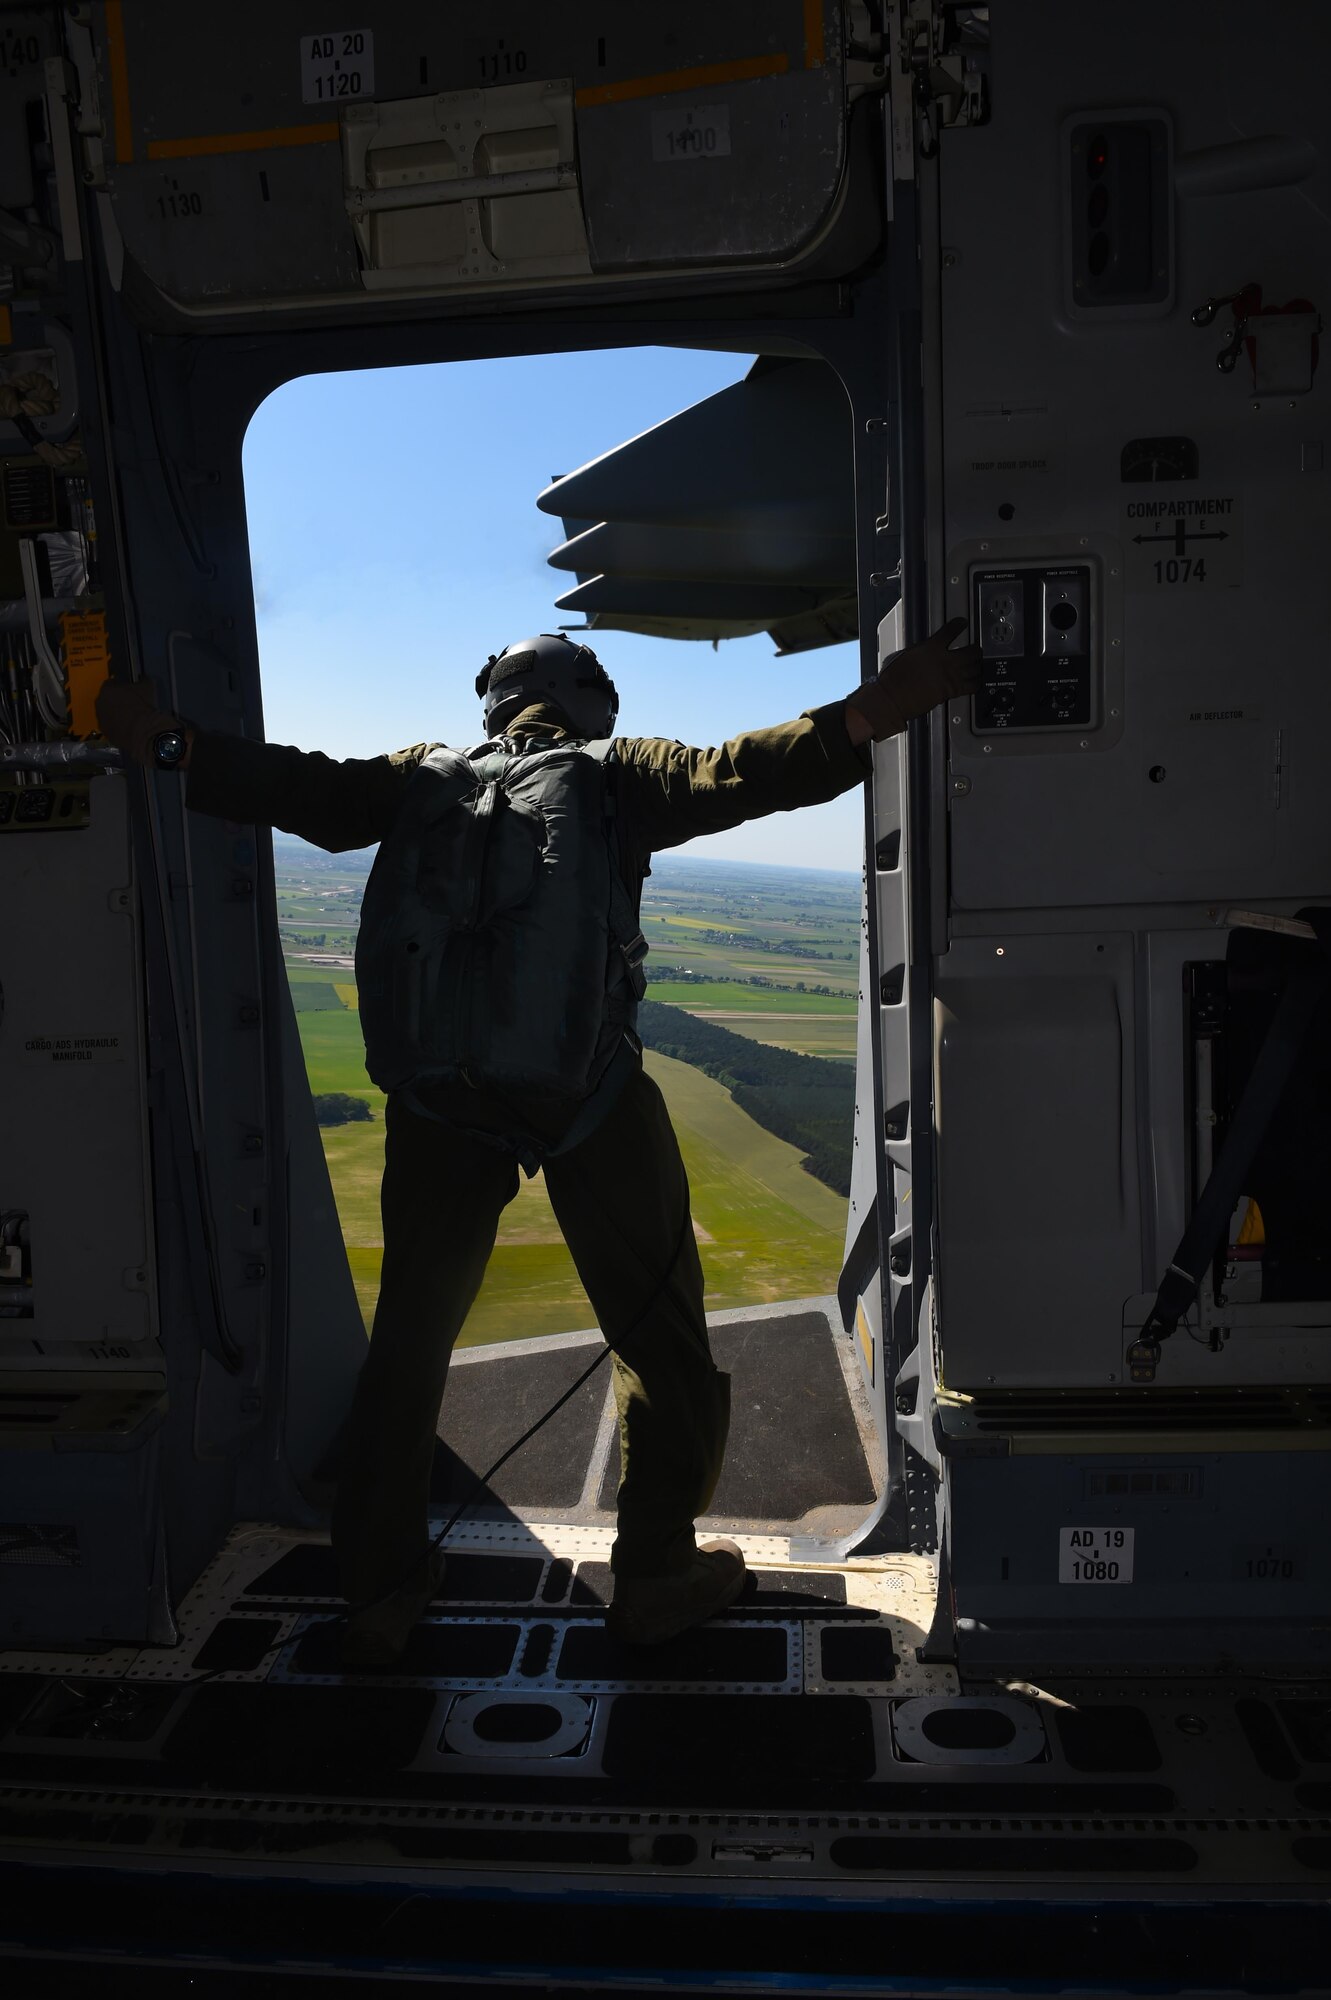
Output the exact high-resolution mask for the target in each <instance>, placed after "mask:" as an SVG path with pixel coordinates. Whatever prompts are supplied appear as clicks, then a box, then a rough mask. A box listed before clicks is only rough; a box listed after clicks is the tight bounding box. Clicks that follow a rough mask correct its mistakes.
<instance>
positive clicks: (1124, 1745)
mask: <svg viewBox="0 0 1331 2000" xmlns="http://www.w3.org/2000/svg"><path fill="white" fill-rule="evenodd" d="M1054 1722H1055V1727H1056V1728H1057V1730H1058V1736H1059V1742H1060V1743H1061V1745H1062V1748H1063V1755H1064V1756H1065V1757H1066V1758H1067V1760H1068V1763H1069V1764H1071V1766H1072V1768H1073V1770H1074V1771H1158V1770H1159V1769H1160V1750H1159V1746H1158V1745H1157V1743H1156V1740H1155V1736H1154V1734H1153V1733H1152V1730H1151V1725H1150V1723H1149V1722H1148V1720H1147V1718H1146V1717H1145V1716H1144V1715H1143V1714H1142V1712H1141V1710H1140V1709H1139V1708H1093V1709H1076V1708H1059V1709H1055V1711H1054Z"/></svg>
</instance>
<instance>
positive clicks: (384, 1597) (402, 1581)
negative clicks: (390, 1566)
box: [331, 1197, 689, 1624]
mask: <svg viewBox="0 0 1331 2000" xmlns="http://www.w3.org/2000/svg"><path fill="white" fill-rule="evenodd" d="M688 1227H689V1204H688V1200H687V1197H686V1199H685V1202H684V1220H683V1222H682V1223H681V1224H680V1229H679V1235H678V1236H677V1237H676V1239H675V1247H674V1249H673V1251H672V1252H671V1255H670V1262H669V1263H668V1264H667V1265H666V1268H665V1271H664V1273H663V1274H662V1276H661V1277H660V1278H658V1280H657V1282H656V1285H655V1286H654V1288H653V1290H652V1292H651V1293H650V1295H649V1297H648V1299H647V1302H646V1304H645V1305H644V1306H643V1307H642V1308H641V1309H640V1310H639V1312H638V1314H637V1316H636V1317H635V1318H634V1319H632V1320H631V1321H630V1322H629V1324H628V1325H627V1326H626V1327H625V1328H624V1330H623V1332H622V1333H621V1334H620V1335H619V1338H620V1340H621V1341H625V1340H627V1339H628V1338H629V1336H630V1335H631V1334H634V1333H636V1332H637V1330H638V1328H639V1327H640V1326H641V1325H642V1323H643V1321H644V1320H645V1319H646V1317H647V1315H648V1313H649V1312H650V1311H651V1310H652V1307H653V1306H654V1305H655V1304H656V1302H657V1300H658V1299H659V1298H660V1296H661V1294H662V1292H664V1290H665V1288H666V1286H667V1285H668V1284H669V1283H670V1280H671V1279H672V1278H673V1277H674V1275H675V1266H676V1265H677V1264H678V1262H679V1258H680V1252H681V1251H682V1250H683V1248H684V1238H685V1236H686V1235H687V1233H688ZM615 1352H616V1348H615V1344H614V1342H613V1341H612V1340H611V1339H610V1336H609V1334H607V1335H606V1336H605V1346H604V1347H603V1348H602V1349H601V1352H600V1353H599V1354H598V1355H597V1357H596V1359H595V1361H593V1363H592V1365H591V1367H590V1368H584V1369H583V1371H582V1373H581V1375H579V1377H578V1379H577V1381H576V1382H574V1383H573V1384H572V1386H571V1387H570V1388H567V1389H565V1391H564V1393H563V1395H562V1396H561V1397H560V1398H559V1400H558V1402H555V1403H552V1404H551V1405H550V1407H549V1409H548V1410H547V1411H546V1413H545V1415H544V1416H543V1417H538V1418H537V1419H536V1422H535V1423H534V1424H533V1425H532V1426H531V1428H530V1429H529V1430H525V1431H524V1432H523V1433H522V1436H521V1437H520V1438H519V1439H518V1440H517V1442H516V1444H511V1445H510V1446H509V1447H508V1450H507V1451H506V1452H504V1453H503V1455H502V1456H501V1457H499V1458H497V1459H496V1460H495V1462H494V1464H493V1465H492V1466H491V1467H490V1469H489V1471H488V1472H482V1473H481V1474H480V1475H479V1477H478V1478H476V1479H475V1480H474V1481H473V1482H472V1485H471V1488H470V1491H469V1492H468V1493H467V1495H466V1498H465V1499H464V1500H463V1501H462V1503H461V1505H460V1506H459V1507H458V1508H457V1510H456V1511H455V1512H454V1513H453V1515H452V1516H451V1517H450V1518H449V1519H448V1520H447V1521H446V1522H445V1523H444V1525H443V1527H442V1528H441V1529H440V1530H439V1533H438V1534H437V1535H436V1536H435V1537H434V1540H433V1541H432V1542H431V1543H430V1546H429V1548H428V1549H427V1550H426V1551H425V1554H424V1555H423V1556H420V1557H418V1558H417V1560H416V1561H415V1562H414V1563H413V1564H412V1565H411V1568H410V1569H409V1570H407V1571H406V1572H405V1573H404V1574H403V1575H402V1576H400V1577H399V1578H398V1580H397V1582H396V1583H394V1584H392V1585H390V1587H389V1588H388V1589H387V1590H384V1591H381V1592H380V1593H379V1595H378V1597H369V1598H367V1599H366V1600H365V1602H364V1603H363V1604H353V1605H351V1606H349V1608H348V1609H347V1610H346V1611H339V1612H338V1614H337V1616H336V1618H334V1619H333V1620H332V1621H331V1622H332V1623H333V1624H342V1623H345V1622H346V1620H347V1619H349V1618H352V1617H356V1616H359V1614H360V1613H361V1612H363V1611H373V1610H375V1609H376V1608H377V1607H378V1606H379V1605H380V1604H386V1603H387V1602H388V1600H389V1598H390V1597H396V1596H397V1593H398V1592H399V1590H405V1588H406V1586H407V1585H408V1584H409V1583H410V1582H411V1580H412V1578H413V1577H414V1576H415V1575H416V1573H417V1571H418V1570H420V1569H421V1568H422V1567H423V1566H424V1564H425V1563H427V1562H428V1561H429V1560H430V1557H431V1556H432V1555H433V1554H434V1552H435V1550H436V1549H437V1548H440V1547H441V1546H442V1545H443V1543H444V1542H446V1541H447V1540H448V1537H449V1536H450V1535H451V1534H452V1532H453V1530H454V1528H456V1526H457V1524H458V1522H459V1521H460V1520H461V1519H462V1516H463V1515H464V1514H465V1513H466V1511H467V1509H468V1507H470V1506H471V1505H472V1503H473V1501H474V1500H475V1499H476V1496H477V1495H478V1494H479V1493H480V1492H482V1491H483V1490H484V1488H485V1487H487V1486H488V1485H489V1484H490V1481H491V1480H492V1479H493V1478H494V1476H495V1474H496V1473H497V1472H498V1471H499V1470H500V1468H501V1467H502V1466H505V1465H507V1464H508V1461H509V1460H510V1458H512V1457H513V1455H514V1453H515V1452H519V1451H521V1450H522V1447H523V1445H524V1444H526V1443H528V1441H529V1440H530V1439H531V1438H534V1437H535V1435H536V1433H537V1431H539V1430H543V1429H544V1427H545V1425H546V1424H548V1423H549V1421H550V1419H551V1417H554V1416H557V1415H558V1414H559V1412H560V1410H562V1409H563V1407H564V1405H565V1403H567V1402H568V1400H569V1398H570V1397H571V1396H576V1395H577V1393H578V1390H579V1389H580V1388H581V1387H582V1385H583V1383H584V1382H589V1381H590V1380H591V1378H592V1376H593V1375H594V1374H595V1373H596V1371H597V1369H598V1368H599V1367H600V1366H601V1363H602V1362H603V1361H608V1360H609V1358H610V1356H611V1355H612V1354H614V1353H615Z"/></svg>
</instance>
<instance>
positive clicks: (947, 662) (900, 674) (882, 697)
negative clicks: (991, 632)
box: [846, 618, 980, 743]
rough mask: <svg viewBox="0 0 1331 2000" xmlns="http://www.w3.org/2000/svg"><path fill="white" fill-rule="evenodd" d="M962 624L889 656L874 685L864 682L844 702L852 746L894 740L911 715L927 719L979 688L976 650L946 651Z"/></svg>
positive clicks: (958, 620)
mask: <svg viewBox="0 0 1331 2000" xmlns="http://www.w3.org/2000/svg"><path fill="white" fill-rule="evenodd" d="M966 625H967V620H966V619H964V618H949V619H948V621H947V623H946V625H944V626H943V627H942V628H941V629H940V630H939V631H937V632H934V633H933V634H932V635H931V636H930V637H929V638H927V639H921V640H920V642H919V644H918V645H915V646H907V647H906V649H905V651H904V652H901V653H894V654H893V655H892V658H891V659H890V660H888V661H887V662H886V663H885V665H884V666H883V669H882V672H881V673H880V674H879V676H878V678H877V680H873V681H866V682H865V684H864V686H863V687H859V688H856V690H855V692H854V694H852V695H850V696H848V697H847V700H846V729H847V731H848V733H849V736H850V740H851V742H852V743H867V742H868V740H869V738H870V737H872V738H873V740H874V742H875V743H881V742H882V740H883V738H884V737H885V736H896V735H899V734H900V732H901V731H902V730H903V729H904V728H905V727H906V724H907V723H908V722H909V721H910V719H911V717H912V716H916V715H927V714H928V713H929V710H930V709H931V708H936V707H937V706H938V704H939V702H940V701H950V700H951V699H952V697H953V696H954V695H971V694H974V692H975V690H976V689H977V688H978V687H979V685H980V649H979V647H978V646H975V645H970V646H961V647H959V648H958V649H957V651H956V652H955V653H953V652H949V650H948V648H949V647H950V646H951V644H952V641H953V640H954V639H955V638H956V637H957V636H958V634H959V633H962V632H964V631H965V629H966Z"/></svg>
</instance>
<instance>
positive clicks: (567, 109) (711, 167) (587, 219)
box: [95, 0, 845, 310]
mask: <svg viewBox="0 0 1331 2000" xmlns="http://www.w3.org/2000/svg"><path fill="white" fill-rule="evenodd" d="M95 18H96V23H97V26H96V39H97V47H98V61H99V75H100V89H101V95H102V100H103V105H104V108H105V116H106V121H107V133H108V143H107V146H106V160H107V179H108V186H109V189H110V195H111V206H112V210H113V212H114V216H115V219H116V223H117V225H118V227H119V229H120V232H121V234H122V236H123V239H124V243H125V246H126V248H127V250H128V251H129V253H130V255H131V256H132V257H133V258H134V259H135V260H136V261H137V262H138V263H139V264H140V265H141V266H142V268H143V270H144V272H145V273H146V275H147V276H148V278H149V279H150V280H151V281H152V283H153V284H155V285H157V286H158V287H159V288H160V289H161V290H162V291H163V292H164V293H165V295H166V296H167V297H168V298H169V299H172V300H174V301H177V302H179V303H181V304H184V305H186V306H192V307H196V308H199V307H214V308H216V309H219V310H225V309H227V308H228V307H230V308H233V309H234V308H235V307H237V306H240V307H244V306H245V305H246V304H254V303H258V302H267V303H269V304H276V303H278V302H281V301H295V300H311V299H318V298H320V297H323V298H332V297H342V298H354V297H360V296H363V293H364V290H365V289H373V290H376V291H381V290H397V291H399V292H403V291H405V292H411V291H431V290H438V289H441V288H443V289H450V288H456V287H459V286H476V285H480V286H481V287H482V288H486V287H488V288H500V289H502V288H503V287H505V286H509V287H512V286H514V285H521V284H522V283H523V282H530V281H532V280H539V279H545V280H549V279H551V278H554V277H564V278H570V277H571V278H576V277H579V276H581V277H584V278H585V277H586V276H587V275H588V272H589V267H588V264H587V261H586V260H587V255H588V250H589V249H590V259H591V262H590V272H591V273H592V274H594V273H596V272H606V273H613V272H622V271H627V270H638V269H658V270H659V269H662V268H670V267H672V266H675V267H679V266H687V265H690V264H694V263H699V262H701V263H707V264H720V265H726V264H732V263H744V262H753V261H755V260H758V261H763V260H772V261H777V262H780V261H783V260H785V259H788V258H791V257H794V256H797V255H798V253H799V251H800V250H801V248H802V247H803V246H804V245H805V244H806V243H807V242H809V241H810V240H811V239H812V238H814V237H815V236H816V235H817V234H818V232H819V230H820V228H821V226H822V224H823V222H824V221H825V220H826V219H827V218H828V217H829V216H830V214H831V213H832V212H833V210H834V207H835V202H836V198H837V195H838V191H839V188H840V184H841V178H842V170H843V162H844V140H845V107H844V91H843V79H842V64H841V10H840V8H839V7H838V6H836V5H834V4H832V0H824V4H823V5H822V6H821V8H814V9H812V10H811V9H810V8H809V7H808V6H807V5H805V4H804V0H775V4H772V0H768V3H767V4H761V0H737V4H734V5H731V6H729V7H726V8H724V9H717V8H715V7H712V6H705V5H702V4H700V3H699V0H691V4H690V0H685V3H684V4H677V5H674V6H672V7H671V8H670V9H668V10H666V11H665V12H664V13H662V12H654V11H651V10H640V11H637V12H633V11H630V10H625V9H622V8H621V9H606V8H603V7H601V6H593V5H591V4H590V0H584V3H583V4H581V5H574V6H569V7H565V8H562V9H560V10H558V11H557V12H556V11H555V10H552V9H550V8H549V7H538V6H536V5H522V4H508V5H505V6H502V7H497V8H493V9H489V10H487V11H486V13H485V17H484V19H483V20H482V19H481V18H480V17H479V16H477V17H474V18H473V19H472V20H469V21H467V22H464V23H459V21H458V18H457V16H456V15H455V14H453V13H450V12H448V11H447V10H439V9H435V8H427V7H425V6H422V5H421V4H419V0H383V4H382V5H380V6H377V7H375V8H374V9H366V10H364V12H363V14H362V17H361V25H360V26H359V27H352V28H350V29H339V30H338V31H337V32H336V33H333V34H311V33H310V32H309V29H310V21H309V16H308V11H307V10H305V9H303V8H301V7H298V6H296V5H295V4H294V0H264V4H260V0H236V4H235V5H234V6H232V7H230V8H228V9H227V12H226V17H225V27H224V30H222V29H219V31H218V32H216V33H215V34H213V33H209V32H208V31H206V30H205V29H203V27H202V25H201V22H200V19H199V17H198V16H197V15H196V14H195V12H194V11H193V10H191V9H188V8H181V7H179V6H176V5H174V4H169V0H156V4H151V5H146V6H142V7H136V8H133V9H128V8H127V9H124V10H122V9H119V8H117V9H115V10H111V9H108V8H106V7H98V8H97V9H96V10H95ZM182 78H184V79H187V80H188V88H185V89H182V87H181V85H182ZM543 91H548V92H552V93H556V94H557V95H558V96H559V98H560V103H561V105H562V110H558V108H557V107H556V106H555V99H554V98H553V97H552V98H551V99H550V100H549V102H550V105H551V108H552V117H553V118H554V122H556V123H557V122H558V117H560V116H563V115H564V113H567V114H568V115H569V116H571V117H573V118H574V119H575V121H576V149H574V148H573V147H561V149H560V152H559V159H558V161H555V159H554V156H553V155H552V156H551V158H550V160H549V161H548V162H547V161H546V159H545V154H544V152H543V151H542V148H541V146H540V145H538V144H536V142H538V141H542V140H543V139H544V138H545V137H546V136H547V135H546V134H545V133H544V129H543V121H542V116H541V112H542V105H541V93H542V92H543ZM459 93H468V94H469V95H467V96H465V97H462V96H459V95H458V94H459ZM506 93H507V96H508V97H509V98H512V97H514V96H522V99H523V110H522V117H521V119H519V120H517V121H516V124H517V125H520V126H521V127H522V128H523V129H522V130H520V131H519V130H517V129H516V126H515V121H514V120H513V119H512V118H509V117H506V116H505V103H506ZM528 100H530V103H528ZM418 107H419V109H418ZM376 109H377V112H378V113H379V115H380V122H382V121H383V120H385V119H386V120H388V121H389V123H388V124H384V126H383V131H382V133H381V134H380V135H379V137H378V138H377V139H376V140H374V141H373V143H377V144H380V145H382V147H384V148H386V149H387V150H386V151H384V152H382V153H381V154H380V155H378V156H376V155H375V154H373V153H371V154H370V155H369V156H368V157H369V161H370V163H371V170H369V171H368V174H367V185H366V186H365V187H362V186H361V182H360V180H359V179H357V178H356V177H355V173H354V172H353V163H354V161H355V160H356V159H357V158H358V157H359V156H358V155H357V152H356V147H355V145H354V143H353V137H354V133H355V130H356V129H357V128H356V121H357V119H358V118H360V117H361V116H362V115H363V114H365V113H371V114H373V112H374V111H375V110H376ZM556 113H557V115H556ZM491 116H493V118H494V119H497V120H498V123H499V127H500V128H501V129H502V133H503V143H502V144H498V145H496V144H491V143H490V141H488V140H486V139H485V138H484V137H483V128H485V127H486V121H487V120H488V119H490V118H491ZM394 117H397V118H398V119H399V120H400V121H401V120H405V121H406V123H408V124H410V125H411V128H412V129H411V132H410V133H409V134H407V135H406V138H407V140H409V142H410V143H407V142H406V140H403V141H398V140H395V139H394V138H393V135H392V132H391V131H390V129H389V126H390V124H391V122H392V120H393V118H394ZM422 118H423V119H424V120H425V123H426V125H429V126H430V129H429V131H428V132H426V131H425V129H424V127H422V129H421V130H417V129H416V128H417V126H418V125H420V123H421V119H422ZM349 121H350V122H349ZM431 121H433V123H431ZM436 125H437V130H436V129H435V126H436ZM523 140H525V141H527V142H529V143H528V149H527V150H528V152H530V153H531V157H530V158H528V157H527V156H526V154H522V157H519V153H520V152H521V147H520V146H519V143H518V142H519V141H523ZM532 146H535V151H532ZM515 148H516V149H517V150H515ZM792 151H795V152H797V153H798V155H799V157H800V159H801V161H802V163H803V165H802V171H801V173H800V174H799V175H798V176H792V175H790V174H788V173H786V172H785V171H784V167H785V163H786V162H787V160H788V159H789V157H790V155H791V153H792ZM538 155H539V156H540V157H539V159H538ZM376 157H377V164H375V161H376ZM385 162H388V164H385ZM543 166H547V167H549V169H550V170H551V172H553V170H554V168H555V167H556V166H558V167H559V169H560V173H561V174H562V178H560V177H559V176H556V177H555V178H554V179H551V178H550V173H547V176H546V180H544V181H543V180H542V179H541V174H540V171H539V169H540V168H541V167H543ZM533 168H535V169H536V170H537V171H536V172H535V178H534V179H533V175H532V171H531V170H532V169H533ZM524 174H525V175H526V181H525V182H524V179H523V176H524ZM505 176H507V177H508V178H509V179H510V181H511V183H512V185H511V187H509V188H505V187H503V186H502V185H500V184H499V183H502V182H503V180H504V178H505ZM478 179H479V180H480V181H482V182H485V183H486V185H485V187H484V188H482V189H480V190H479V191H478V192H476V193H474V194H468V195H458V194H455V193H450V183H455V182H460V181H468V182H471V181H476V180H478ZM395 191H396V193H395ZM399 195H400V196H401V201H399V200H398V199H397V196H399ZM361 196H363V197H364V198H365V200H367V201H368V204H369V209H373V210H374V213H373V215H371V216H370V219H369V220H368V222H364V224H363V227H362V228H361V231H360V233H361V235H362V250H364V251H365V253H366V256H367V257H368V259H369V261H368V263H366V264H364V266H363V263H362V258H361V257H359V256H358V253H357V243H356V234H357V232H356V230H355V229H353V221H352V216H351V214H350V213H349V209H348V200H349V197H350V198H351V200H352V206H353V207H355V204H356V201H357V199H359V198H360V197H361ZM552 204H562V208H561V210H560V217H561V220H560V235H561V240H562V246H563V247H562V250H560V252H559V254H553V253H552V254H548V255H547V254H546V248H547V246H548V239H549V235H550V228H551V223H552ZM359 212H360V211H359V210H357V213H359ZM366 213H367V214H368V213H369V210H368V209H367V211H366Z"/></svg>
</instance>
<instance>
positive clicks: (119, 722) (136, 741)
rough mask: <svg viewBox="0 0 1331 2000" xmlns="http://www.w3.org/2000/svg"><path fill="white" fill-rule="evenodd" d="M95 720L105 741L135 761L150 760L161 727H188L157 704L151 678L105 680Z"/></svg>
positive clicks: (147, 761) (148, 762)
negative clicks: (142, 679) (140, 679)
mask: <svg viewBox="0 0 1331 2000" xmlns="http://www.w3.org/2000/svg"><path fill="white" fill-rule="evenodd" d="M97 721H98V723H99V725H100V727H101V731H102V734H103V736H105V737H106V739H107V741H108V742H109V743H114V744H115V746H116V748H117V750H123V751H124V753H125V755H126V756H127V757H128V758H129V759H130V760H131V761H132V762H133V763H135V764H151V763H152V756H153V744H154V743H155V742H156V740H157V738H158V737H159V736H160V735H161V734H162V732H163V730H165V729H186V730H187V725H186V724H185V723H183V722H182V721H181V719H180V717H179V716H178V715H172V714H171V713H170V711H169V710H167V709H163V708H159V707H158V706H157V696H156V693H155V692H154V690H153V686H152V683H151V681H106V682H105V683H104V684H103V686H102V688H101V691H100V693H99V694H98V696H97ZM187 733H188V732H187Z"/></svg>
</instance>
